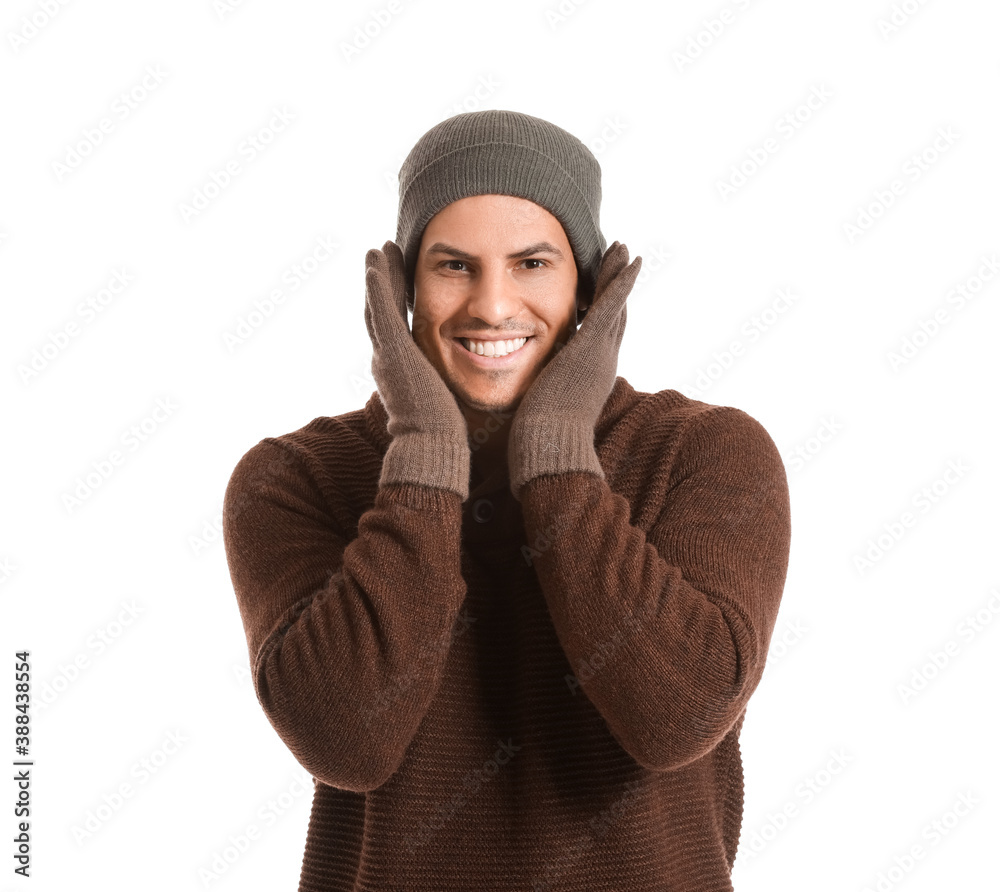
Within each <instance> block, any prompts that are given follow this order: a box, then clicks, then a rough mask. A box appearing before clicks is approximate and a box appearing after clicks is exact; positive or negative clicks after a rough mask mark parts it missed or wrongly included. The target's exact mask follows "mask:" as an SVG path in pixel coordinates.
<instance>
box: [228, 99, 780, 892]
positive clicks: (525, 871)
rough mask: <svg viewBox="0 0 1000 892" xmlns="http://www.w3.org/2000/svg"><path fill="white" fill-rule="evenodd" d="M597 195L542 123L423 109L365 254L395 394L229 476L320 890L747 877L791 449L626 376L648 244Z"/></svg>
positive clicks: (257, 640) (691, 889) (594, 178)
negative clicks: (746, 781)
mask: <svg viewBox="0 0 1000 892" xmlns="http://www.w3.org/2000/svg"><path fill="white" fill-rule="evenodd" d="M600 197H601V190H600V168H599V166H598V164H597V161H596V159H595V158H594V157H593V155H592V154H591V153H590V152H589V151H588V150H587V148H586V147H585V146H584V145H583V143H581V142H580V141H579V140H578V139H576V138H575V137H573V136H571V135H570V134H569V133H567V132H566V131H564V130H562V129H561V128H559V127H556V126H555V125H553V124H551V123H549V122H547V121H543V120H541V119H539V118H535V117H531V116H528V115H523V114H519V113H515V112H511V111H484V112H473V113H467V114H460V115H457V116H455V117H453V118H449V119H448V120H446V121H443V122H441V123H440V124H438V125H437V126H436V127H433V128H432V129H431V130H430V131H428V132H427V133H426V134H425V135H424V136H423V137H421V139H420V140H419V141H418V142H417V144H416V146H415V147H414V148H413V150H412V151H411V152H410V154H409V156H408V157H407V159H406V161H405V162H404V164H403V167H402V169H401V171H400V205H399V218H398V226H397V239H396V242H395V243H394V242H386V243H385V245H384V246H383V248H382V250H381V251H379V250H372V251H370V252H369V253H368V257H367V274H366V289H367V293H366V305H365V320H366V323H367V327H368V332H369V335H370V337H371V339H372V346H373V360H372V373H373V376H374V379H375V382H376V386H377V392H376V393H373V394H372V396H371V398H370V399H369V400H368V402H367V404H366V405H365V406H364V408H362V409H358V410H356V411H352V412H348V413H345V414H342V415H339V416H336V417H332V418H331V417H320V418H316V419H315V420H314V421H312V422H311V423H309V424H307V425H306V426H305V427H303V428H301V429H299V430H297V431H294V432H292V433H288V434H284V435H282V436H278V437H268V438H266V439H264V440H262V441H261V442H260V443H258V444H257V445H256V446H254V447H253V448H252V449H250V451H249V452H247V454H246V455H245V456H244V457H243V458H242V459H241V460H240V462H239V464H238V465H237V467H236V469H235V471H234V473H233V476H232V479H231V480H230V483H229V487H228V489H227V492H226V503H225V514H224V533H225V543H226V551H227V555H228V559H229V566H230V571H231V575H232V580H233V585H234V588H235V591H236V596H237V600H238V603H239V608H240V612H241V616H242V619H243V623H244V627H245V630H246V635H247V644H248V646H249V652H250V662H251V666H252V669H253V678H254V685H255V689H256V692H257V696H258V699H259V700H260V703H261V706H262V707H263V709H264V712H265V713H266V715H267V717H268V719H269V720H270V722H271V724H272V725H273V726H274V728H275V730H276V731H277V732H278V734H279V735H280V736H281V738H282V740H283V741H284V742H285V743H286V745H287V746H288V747H289V749H290V750H291V752H292V753H293V754H294V755H295V757H296V759H297V760H298V761H299V762H300V763H301V764H302V765H303V766H304V767H305V768H306V769H307V770H308V771H309V772H310V773H311V774H312V775H313V776H314V779H315V781H314V787H315V789H314V798H313V806H312V813H311V817H310V823H309V830H308V836H307V840H306V845H305V854H304V858H303V864H302V872H301V880H300V885H299V889H300V892H321V890H322V892H334V890H344V892H347V890H360V889H371V890H405V892H445V890H456V892H457V890H461V892H472V890H476V892H481V890H572V892H581V890H588V889H620V890H626V889H628V890H631V889H635V890H643V892H646V890H654V889H670V890H673V892H722V890H731V889H732V885H731V881H730V874H731V870H732V866H733V861H734V859H735V856H736V849H737V844H738V841H739V833H740V825H741V821H742V811H743V773H742V763H741V758H740V751H739V742H738V741H739V734H740V729H741V726H742V723H743V718H744V715H745V710H746V706H747V702H748V700H749V698H750V696H751V694H752V693H753V691H754V690H755V688H756V687H757V684H758V682H759V680H760V677H761V673H762V672H763V670H764V662H765V658H766V655H767V649H768V644H769V641H770V637H771V632H772V629H773V627H774V622H775V618H776V614H777V610H778V606H779V602H780V599H781V593H782V589H783V587H784V581H785V573H786V568H787V560H788V550H789V541H790V525H789V504H788V488H787V483H786V478H785V471H784V467H783V465H782V462H781V458H780V456H779V454H778V451H777V449H776V448H775V445H774V443H773V442H772V440H771V438H770V437H769V436H768V434H767V433H766V431H765V430H764V429H763V427H762V426H761V425H760V424H759V423H758V422H757V421H755V420H754V419H753V418H752V417H750V416H749V415H747V414H746V413H744V412H742V411H740V410H739V409H735V408H730V407H723V406H713V405H709V404H707V403H704V402H700V401H697V400H691V399H688V398H686V397H685V396H683V395H682V394H680V393H678V392H677V391H675V390H662V391H660V392H658V393H642V392H637V391H635V390H634V389H633V388H632V387H631V386H630V385H629V384H628V382H627V381H626V380H625V379H624V378H621V377H618V376H617V375H616V369H617V357H618V349H619V345H620V344H621V340H622V335H623V332H624V327H625V319H626V312H625V301H626V298H627V296H628V294H629V291H630V290H631V288H632V285H633V283H634V281H635V277H636V275H637V274H638V271H639V264H640V262H641V260H640V259H639V258H636V259H635V260H634V261H633V262H632V263H629V262H628V252H627V250H626V248H625V246H624V245H620V244H619V243H617V242H615V243H614V244H612V245H611V247H610V248H607V249H606V243H605V240H604V237H603V235H602V234H601V231H600V226H599V210H600ZM408 307H409V309H411V310H412V312H413V325H412V332H411V329H410V327H409V325H408V323H407V318H408V315H407V308H408ZM581 317H582V322H581V321H580V319H581Z"/></svg>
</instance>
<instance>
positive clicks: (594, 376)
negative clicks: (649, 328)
mask: <svg viewBox="0 0 1000 892" xmlns="http://www.w3.org/2000/svg"><path fill="white" fill-rule="evenodd" d="M641 267H642V258H641V257H636V258H635V260H633V261H632V263H630V264H629V263H628V248H626V247H625V245H623V244H620V243H619V242H617V241H616V242H615V243H614V244H613V245H611V247H609V248H608V249H607V251H605V252H604V257H603V258H602V259H601V266H600V269H599V271H598V274H597V284H596V286H595V287H594V301H593V303H592V304H591V306H590V309H589V310H588V311H587V315H586V317H585V318H584V320H583V322H582V323H581V325H580V328H579V329H578V330H577V332H576V333H575V334H573V336H572V337H571V338H570V340H569V342H568V343H567V344H566V345H565V346H563V347H562V349H560V350H559V352H558V353H556V355H555V356H553V357H552V359H550V360H549V361H548V363H547V364H546V365H545V367H544V368H543V369H542V371H541V372H540V373H539V375H538V377H537V378H536V379H535V380H534V381H533V382H532V384H531V387H529V388H528V391H527V393H525V395H524V396H523V397H522V399H521V402H520V404H519V405H518V407H517V411H516V412H515V413H514V420H513V421H512V422H511V429H510V438H509V440H508V444H507V465H508V476H509V477H510V488H511V491H512V492H513V494H514V498H516V499H517V500H518V501H520V500H521V495H520V490H521V487H522V486H524V484H525V483H527V481H528V480H530V479H532V478H533V477H538V476H541V475H542V474H561V473H564V472H566V471H593V472H594V473H595V474H597V475H598V476H600V477H601V478H602V479H603V478H604V470H603V468H601V463H600V461H599V460H598V458H597V452H596V451H595V449H594V427H595V426H596V424H597V419H598V418H599V417H600V414H601V409H602V408H603V407H604V404H605V402H607V399H608V396H609V395H610V393H611V389H612V388H613V387H614V384H615V378H616V377H617V370H618V348H619V347H620V346H621V342H622V336H623V335H624V333H625V319H626V309H625V298H626V297H628V295H629V292H630V291H631V290H632V286H633V284H634V283H635V279H636V276H638V275H639V270H640V268H641Z"/></svg>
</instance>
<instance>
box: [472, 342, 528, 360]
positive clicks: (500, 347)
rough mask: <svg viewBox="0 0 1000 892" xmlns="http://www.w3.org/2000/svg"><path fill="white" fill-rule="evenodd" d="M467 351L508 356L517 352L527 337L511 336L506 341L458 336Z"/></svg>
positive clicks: (484, 354)
mask: <svg viewBox="0 0 1000 892" xmlns="http://www.w3.org/2000/svg"><path fill="white" fill-rule="evenodd" d="M457 340H458V341H460V342H461V344H462V346H463V347H465V349H466V350H467V351H468V352H469V353H475V354H476V355H478V356H497V357H500V356H509V355H510V354H511V353H517V351H518V350H520V349H521V348H522V347H523V346H524V345H525V344H526V343H527V342H528V339H527V338H511V339H510V340H506V341H475V340H472V339H471V338H458V339H457Z"/></svg>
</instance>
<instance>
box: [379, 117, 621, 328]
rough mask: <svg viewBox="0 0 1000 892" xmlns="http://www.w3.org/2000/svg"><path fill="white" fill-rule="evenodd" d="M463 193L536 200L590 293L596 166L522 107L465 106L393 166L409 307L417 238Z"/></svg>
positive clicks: (597, 235) (598, 245)
mask: <svg viewBox="0 0 1000 892" xmlns="http://www.w3.org/2000/svg"><path fill="white" fill-rule="evenodd" d="M469 195H515V196H518V197H520V198H527V199H528V200H529V201H533V202H535V204H538V205H541V206H542V207H543V208H545V209H546V210H547V211H549V213H551V214H552V215H553V216H554V217H555V218H556V219H557V220H559V222H560V223H562V227H563V229H564V230H565V232H566V237H567V240H568V241H569V243H570V247H572V249H573V259H574V260H575V261H576V268H577V274H578V277H579V279H578V281H579V286H578V287H579V289H580V292H581V293H583V294H586V295H593V292H594V285H595V284H596V282H597V272H598V269H599V268H600V265H601V259H602V257H603V256H604V251H605V248H606V247H607V245H606V242H605V240H604V236H603V234H602V233H601V223H600V212H601V167H600V165H599V164H598V163H597V159H596V158H595V157H594V155H593V154H592V153H591V151H590V150H589V149H588V148H587V147H586V146H585V145H584V144H583V143H582V142H581V141H580V140H579V139H577V138H576V137H575V136H573V134H571V133H569V132H567V131H566V130H563V129H562V128H561V127H557V126H556V125H555V124H552V123H550V122H548V121H545V120H542V119H541V118H535V117H532V116H531V115H525V114H522V113H521V112H514V111H505V110H502V109H488V110H486V111H476V112H464V113H462V114H458V115H455V116H454V117H451V118H447V119H445V120H444V121H441V122H440V123H439V124H436V125H435V126H434V127H432V128H431V129H430V130H428V131H427V132H426V133H425V134H424V135H423V136H422V137H420V139H419V140H417V143H416V145H415V146H414V147H413V148H412V149H411V150H410V154H409V155H407V156H406V160H405V161H404V162H403V166H402V167H401V168H400V170H399V217H398V220H397V224H396V243H397V244H398V245H399V247H400V249H401V250H402V252H403V259H404V260H405V263H406V280H407V286H408V293H407V306H408V307H409V308H410V309H411V310H412V309H413V276H414V271H415V269H416V265H417V255H418V254H419V252H420V239H421V237H422V236H423V233H424V229H425V228H426V226H427V224H428V223H429V222H430V221H431V218H432V217H433V216H434V215H435V214H436V213H437V212H438V211H440V210H441V209H442V208H444V207H446V206H447V205H449V204H451V203H452V202H453V201H458V200H459V199H460V198H465V197H466V196H469Z"/></svg>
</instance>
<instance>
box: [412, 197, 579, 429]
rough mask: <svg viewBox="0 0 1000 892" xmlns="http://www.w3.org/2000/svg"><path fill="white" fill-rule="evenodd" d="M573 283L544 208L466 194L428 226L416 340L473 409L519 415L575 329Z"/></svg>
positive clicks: (562, 238) (568, 254) (555, 225)
mask: <svg viewBox="0 0 1000 892" xmlns="http://www.w3.org/2000/svg"><path fill="white" fill-rule="evenodd" d="M577 282H578V279H577V270H576V263H575V262H574V260H573V251H572V248H571V247H570V244H569V241H568V239H567V237H566V233H565V231H564V230H563V228H562V224H560V222H559V221H558V220H557V219H556V218H555V217H554V216H553V215H552V214H551V213H549V211H547V210H546V209H545V208H543V207H540V206H539V205H537V204H535V203H534V202H531V201H528V200H527V199H524V198H515V197H513V196H509V195H474V196H469V197H467V198H462V199H460V200H459V201H455V202H452V203H451V204H449V205H448V206H447V207H445V208H443V209H442V210H441V211H439V212H438V213H437V214H436V215H435V216H434V217H433V218H432V219H431V221H430V223H428V224H427V228H426V229H425V230H424V233H423V237H422V239H421V242H420V253H419V255H418V257H417V266H416V271H415V273H414V283H413V287H414V292H413V294H414V304H413V337H414V340H415V341H416V342H417V344H418V345H419V346H420V349H421V350H422V351H423V353H424V355H425V356H426V357H427V358H428V360H430V362H431V364H432V365H433V366H434V368H435V369H437V371H438V373H439V374H440V375H441V377H442V378H443V379H444V381H445V383H446V384H447V385H448V387H449V388H450V390H451V391H452V393H454V394H455V397H456V398H457V399H458V401H459V404H460V405H463V404H464V407H465V408H466V410H467V414H468V410H471V411H472V412H473V413H489V412H491V411H514V410H515V409H516V408H517V404H518V403H519V402H520V399H521V397H522V396H523V395H524V394H525V393H526V392H527V390H528V388H529V387H530V386H531V383H532V382H533V381H534V380H535V378H536V377H537V376H538V374H539V372H540V371H541V370H542V368H543V367H544V366H545V364H546V363H547V362H548V361H549V359H550V358H551V357H552V356H553V355H555V352H556V350H557V347H558V346H559V345H561V344H563V343H565V342H566V341H567V340H568V339H569V337H570V336H571V334H572V333H573V331H575V329H576V324H577ZM525 338H526V339H527V340H524V339H525ZM511 339H513V343H508V341H509V340H511ZM470 340H471V341H472V342H475V343H470ZM470 346H471V347H472V349H473V350H474V351H475V352H471V351H470V350H469V349H468V348H469V347H470Z"/></svg>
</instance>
